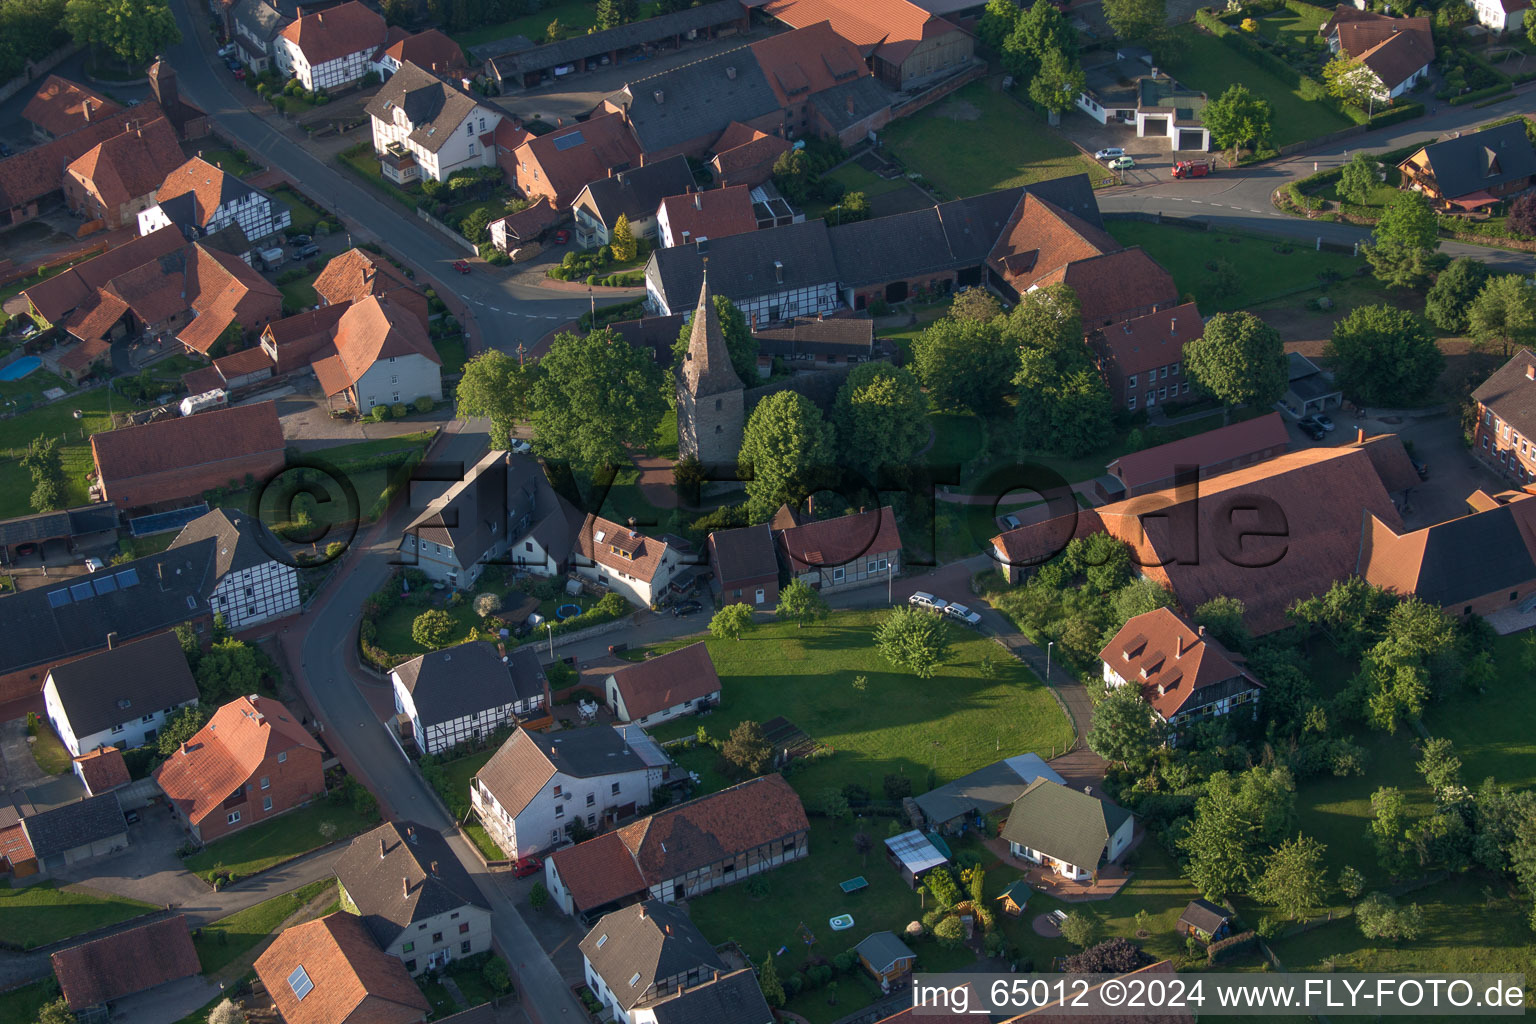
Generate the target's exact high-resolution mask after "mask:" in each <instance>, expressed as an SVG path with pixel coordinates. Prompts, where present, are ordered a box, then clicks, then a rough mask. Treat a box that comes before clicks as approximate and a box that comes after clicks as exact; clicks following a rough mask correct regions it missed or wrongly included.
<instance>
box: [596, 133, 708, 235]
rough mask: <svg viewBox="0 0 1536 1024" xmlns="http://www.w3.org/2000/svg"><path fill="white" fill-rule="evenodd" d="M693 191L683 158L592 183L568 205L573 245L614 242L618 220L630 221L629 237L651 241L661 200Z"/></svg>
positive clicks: (617, 174) (675, 157) (622, 172)
mask: <svg viewBox="0 0 1536 1024" xmlns="http://www.w3.org/2000/svg"><path fill="white" fill-rule="evenodd" d="M693 188H694V179H693V171H691V170H689V169H688V161H687V159H686V158H684V157H682V156H674V157H669V158H668V159H666V160H658V161H656V162H654V163H647V164H644V165H642V166H640V167H631V168H630V169H628V170H624V171H616V172H613V173H611V174H609V175H608V176H607V177H605V178H598V179H596V180H594V181H591V182H589V183H587V184H586V185H585V186H583V187H582V190H581V191H580V192H578V193H577V194H576V198H575V199H574V200H572V202H571V212H572V214H573V215H574V216H575V219H576V242H577V244H578V245H580V246H581V247H582V248H584V249H592V248H596V247H597V246H600V245H607V244H608V243H609V242H611V241H613V229H614V226H615V225H616V224H618V222H619V218H620V217H624V218H625V219H627V220H628V221H629V230H630V233H631V234H632V235H633V236H634V237H635V238H644V239H647V240H652V241H654V240H655V238H656V225H657V211H658V210H659V208H660V206H661V203H662V200H664V199H666V198H667V197H668V196H681V195H684V194H685V193H687V192H689V191H691V190H692V189H693Z"/></svg>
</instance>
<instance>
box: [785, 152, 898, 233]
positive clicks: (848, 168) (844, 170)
mask: <svg viewBox="0 0 1536 1024" xmlns="http://www.w3.org/2000/svg"><path fill="white" fill-rule="evenodd" d="M826 178H827V180H829V181H835V182H838V183H839V184H841V185H842V186H843V188H844V189H846V190H847V191H848V192H862V193H864V198H866V199H874V198H875V197H876V196H883V195H885V194H886V193H887V192H895V191H896V190H897V189H901V188H905V187H906V186H907V182H906V180H905V179H904V178H895V179H890V178H882V177H880V175H878V174H876V173H874V172H873V171H866V170H865V169H864V168H862V167H860V166H859V165H858V163H857V162H854V163H847V164H844V165H843V166H841V167H839V168H838V169H837V170H835V171H833V172H832V173H830V174H828V175H826ZM830 207H831V204H830V203H822V202H815V201H813V202H810V203H807V204H806V207H805V216H806V219H807V220H815V219H816V218H818V217H825V216H826V214H827V210H828V209H829V208H830Z"/></svg>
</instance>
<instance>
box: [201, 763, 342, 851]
mask: <svg viewBox="0 0 1536 1024" xmlns="http://www.w3.org/2000/svg"><path fill="white" fill-rule="evenodd" d="M320 759H321V755H320V751H318V750H310V749H308V748H305V747H299V748H297V749H295V750H291V751H289V752H288V760H287V761H286V762H284V763H278V760H277V753H276V752H275V751H274V752H273V753H272V754H270V755H269V756H268V757H267V759H266V760H265V761H263V762H262V763H261V765H260V767H258V768H257V769H256V771H254V772H252V773H251V777H250V778H249V779H247V780H246V786H245V800H244V801H243V802H241V803H240V804H238V805H236V806H233V807H228V808H226V807H223V806H220V807H215V808H214V809H213V810H211V811H209V812H208V815H207V817H205V818H204V819H203V820H202V822H201V823H200V824H199V827H198V835H199V836H201V837H202V840H203V842H205V843H207V842H211V841H212V840H214V839H217V838H219V837H220V836H225V835H229V834H230V833H231V832H238V831H240V830H241V829H242V828H247V827H249V826H251V825H255V824H259V823H260V822H263V821H266V820H267V819H268V818H275V817H277V816H278V815H279V814H282V813H283V812H284V811H290V810H293V808H295V807H298V806H301V805H302V804H305V803H307V802H309V800H310V799H311V798H313V797H314V796H315V795H316V794H319V793H324V792H325V772H324V771H323V770H322V769H321V767H320ZM263 777H266V779H267V780H268V781H269V783H270V786H269V787H268V788H267V789H262V788H261V780H262V778H263ZM265 797H271V798H272V809H271V810H270V811H264V810H262V804H263V798H265ZM231 811H239V812H240V821H239V822H237V823H236V824H233V825H231V824H229V823H228V820H227V819H228V815H229V813H230V812H231Z"/></svg>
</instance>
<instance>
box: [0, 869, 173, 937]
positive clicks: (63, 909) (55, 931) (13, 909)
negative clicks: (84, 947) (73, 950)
mask: <svg viewBox="0 0 1536 1024" xmlns="http://www.w3.org/2000/svg"><path fill="white" fill-rule="evenodd" d="M159 909H160V908H159V907H157V906H155V905H154V904H151V903H142V902H140V901H139V900H130V899H124V898H123V897H121V896H113V895H111V894H109V893H104V892H97V891H96V890H94V889H90V888H88V887H86V886H83V885H72V886H70V887H69V888H68V889H61V888H59V884H58V883H57V882H37V883H34V884H32V885H27V886H24V887H22V888H13V887H12V886H11V884H10V882H9V881H5V882H4V883H3V884H0V917H3V918H4V919H5V922H6V925H5V935H4V938H3V939H0V945H3V946H6V947H9V948H11V949H17V950H26V949H36V948H37V947H39V946H46V945H49V944H50V943H54V942H58V941H59V940H60V939H67V938H69V937H70V936H71V935H79V934H80V933H82V932H89V931H94V930H95V929H97V928H105V927H107V926H108V925H113V924H117V923H118V922H120V921H127V920H129V919H130V918H135V917H139V916H141V915H143V914H148V913H151V912H153V911H156V910H159Z"/></svg>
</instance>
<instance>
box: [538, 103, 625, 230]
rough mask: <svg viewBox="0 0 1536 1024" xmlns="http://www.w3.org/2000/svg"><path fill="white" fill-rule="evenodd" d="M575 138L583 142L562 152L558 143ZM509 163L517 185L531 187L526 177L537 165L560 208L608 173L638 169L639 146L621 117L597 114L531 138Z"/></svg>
mask: <svg viewBox="0 0 1536 1024" xmlns="http://www.w3.org/2000/svg"><path fill="white" fill-rule="evenodd" d="M575 134H580V136H581V138H582V140H583V141H581V142H579V143H577V144H575V145H572V146H569V147H568V148H566V149H561V148H560V146H559V145H558V143H559V142H560V140H561V139H564V138H567V137H568V136H571V135H575ZM512 162H513V165H514V167H516V169H517V174H516V178H517V180H518V182H519V184H523V183H525V182H526V183H529V184H532V183H533V180H532V178H531V177H530V176H529V175H531V173H532V171H533V170H534V167H533V165H535V164H536V165H537V168H538V169H539V170H540V171H541V173H542V175H543V180H544V182H545V183H546V185H547V188H548V189H549V190H552V191H553V192H554V193H555V199H554V203H555V205H556V206H558V207H562V208H563V207H565V206H567V205H569V204H570V202H571V201H572V200H573V199H575V198H576V196H577V194H578V193H579V192H580V191H581V190H582V187H583V186H585V185H586V184H587V183H588V182H591V181H596V180H597V179H598V178H605V177H607V176H608V172H609V171H610V170H621V169H624V168H626V167H630V166H635V165H638V164H639V162H640V146H639V144H638V143H636V142H635V137H634V134H633V133H632V132H630V130H629V125H628V124H627V123H626V122H625V120H624V117H623V115H622V114H598V115H595V116H593V117H591V118H589V119H588V120H586V121H582V122H581V123H579V124H571V125H566V126H565V127H564V128H556V129H555V130H554V131H552V132H549V133H547V134H545V135H536V136H532V137H530V138H529V139H527V140H526V141H524V142H523V143H522V145H520V146H518V147H517V150H516V152H514V153H513V154H512ZM524 162H528V163H529V164H530V166H529V169H528V172H527V173H526V174H525V173H524V172H523V171H522V164H523V163H524ZM525 191H526V189H525Z"/></svg>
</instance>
